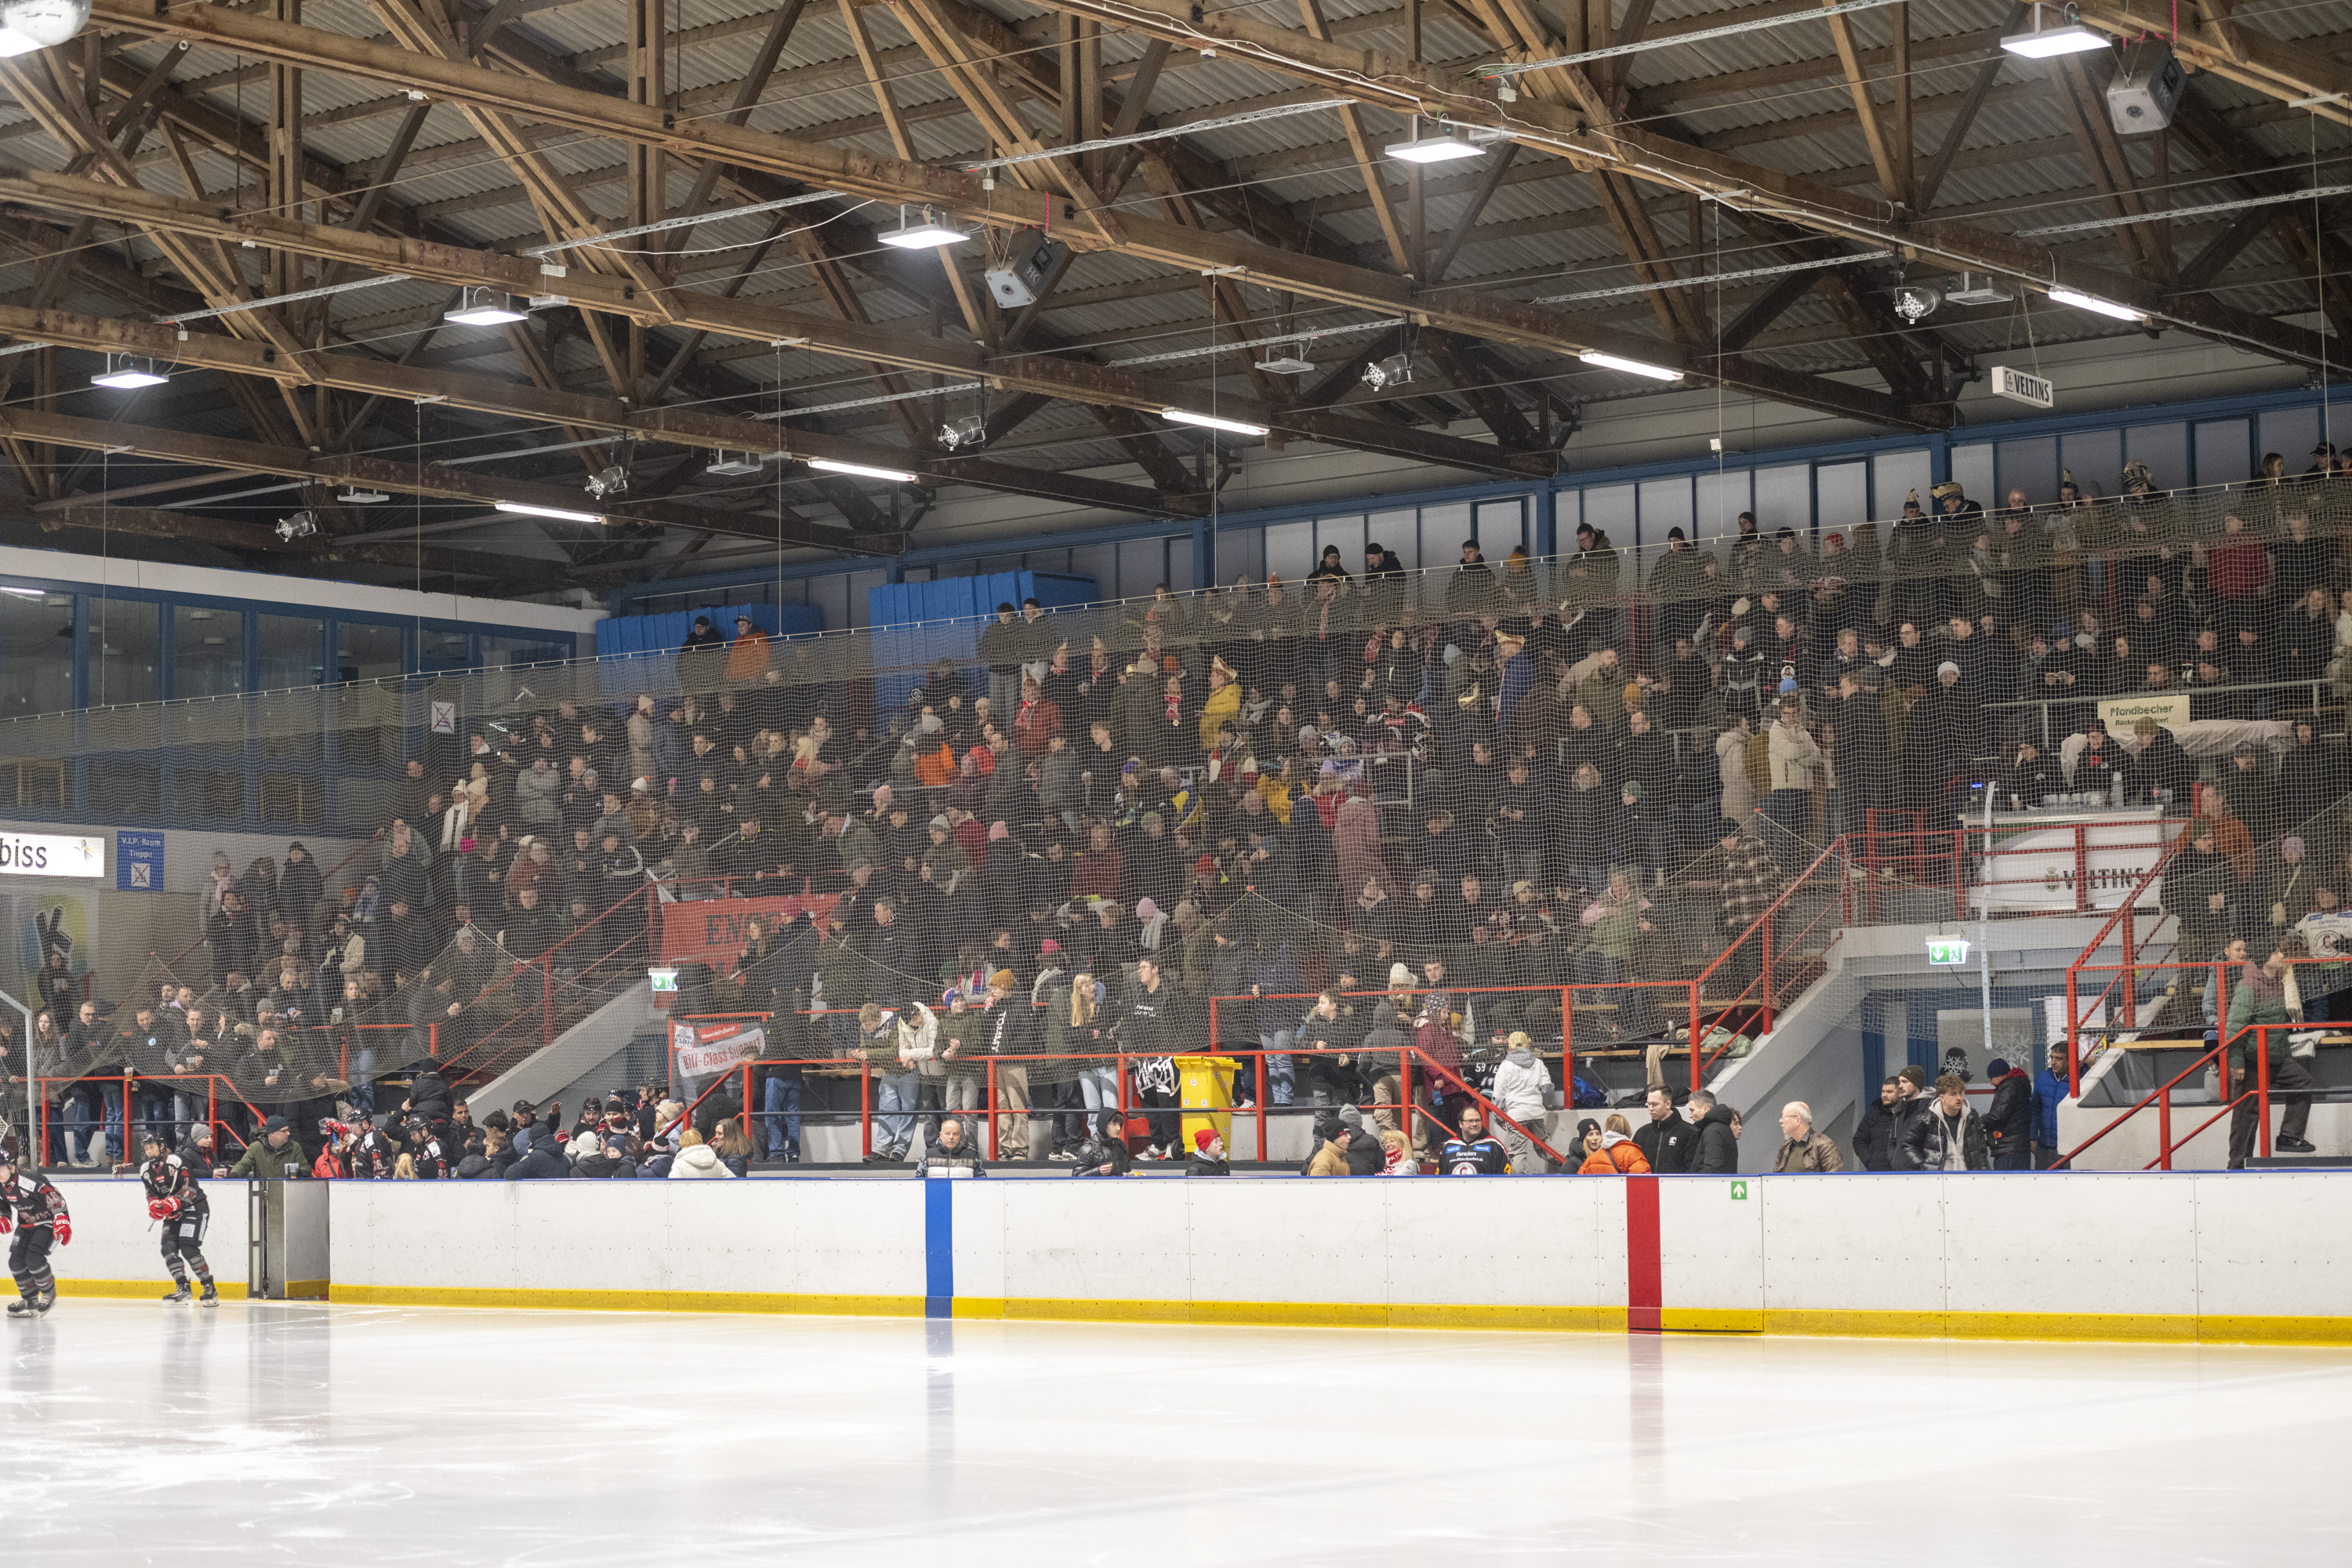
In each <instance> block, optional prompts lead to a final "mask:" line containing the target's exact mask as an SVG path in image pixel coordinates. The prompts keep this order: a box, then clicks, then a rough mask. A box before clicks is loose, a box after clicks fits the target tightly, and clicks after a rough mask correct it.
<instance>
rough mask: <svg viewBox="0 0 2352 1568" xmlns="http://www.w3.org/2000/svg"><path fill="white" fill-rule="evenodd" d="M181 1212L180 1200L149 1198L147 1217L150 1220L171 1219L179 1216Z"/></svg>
mask: <svg viewBox="0 0 2352 1568" xmlns="http://www.w3.org/2000/svg"><path fill="white" fill-rule="evenodd" d="M179 1212H180V1200H179V1199H177V1198H149V1199H148V1200H147V1217H148V1218H149V1219H170V1218H171V1217H172V1216H173V1215H175V1214H178V1213H179Z"/></svg>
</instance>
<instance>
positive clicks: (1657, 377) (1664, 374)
mask: <svg viewBox="0 0 2352 1568" xmlns="http://www.w3.org/2000/svg"><path fill="white" fill-rule="evenodd" d="M1576 357H1577V358H1579V359H1580V360H1582V361H1583V362H1584V363H1587V364H1597V365H1599V366H1600V367H1601V369H1603V370H1622V371H1623V372H1624V373H1625V374H1628V375H1646V376H1648V377H1649V378H1650V379H1651V380H1652V381H1680V380H1681V379H1682V378H1683V373H1682V372H1680V371H1678V370H1670V369H1668V368H1667V367H1666V366H1664V365H1662V364H1645V363H1643V362H1642V361H1640V360H1637V359H1622V358H1620V357H1619V356H1618V355H1616V354H1607V353H1601V351H1600V350H1599V349H1587V350H1585V351H1584V353H1580V354H1579V355H1577V356H1576Z"/></svg>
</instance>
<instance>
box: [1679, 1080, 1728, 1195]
mask: <svg viewBox="0 0 2352 1568" xmlns="http://www.w3.org/2000/svg"><path fill="white" fill-rule="evenodd" d="M1690 1108H1691V1116H1692V1118H1693V1120H1695V1121H1696V1122H1697V1123H1698V1129H1697V1131H1698V1136H1697V1138H1696V1140H1695V1141H1694V1142H1693V1145H1692V1148H1691V1152H1690V1156H1689V1161H1688V1163H1686V1164H1685V1165H1684V1167H1683V1169H1684V1170H1685V1171H1687V1172H1689V1173H1691V1174H1692V1175H1694V1176H1729V1175H1735V1174H1737V1173H1738V1170H1739V1134H1738V1131H1736V1130H1735V1128H1736V1123H1737V1121H1738V1118H1737V1117H1736V1116H1734V1115H1733V1114H1732V1110H1731V1107H1729V1106H1727V1105H1718V1104H1717V1103H1716V1099H1715V1096H1714V1095H1713V1094H1712V1093H1710V1092H1709V1091H1708V1090H1706V1089H1693V1090H1691V1097H1690Z"/></svg>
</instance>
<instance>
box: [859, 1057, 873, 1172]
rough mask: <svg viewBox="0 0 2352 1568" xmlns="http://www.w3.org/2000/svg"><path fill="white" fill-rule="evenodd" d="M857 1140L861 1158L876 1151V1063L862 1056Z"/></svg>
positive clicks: (860, 1061) (860, 1062)
mask: <svg viewBox="0 0 2352 1568" xmlns="http://www.w3.org/2000/svg"><path fill="white" fill-rule="evenodd" d="M857 1142H858V1145H859V1147H858V1151H857V1152H858V1156H859V1158H861V1159H862V1158H864V1157H865V1156H866V1155H868V1154H871V1153H872V1152H874V1064H873V1063H872V1062H870V1061H867V1060H865V1059H864V1058H860V1059H859V1060H858V1063H857Z"/></svg>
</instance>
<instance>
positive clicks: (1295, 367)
mask: <svg viewBox="0 0 2352 1568" xmlns="http://www.w3.org/2000/svg"><path fill="white" fill-rule="evenodd" d="M1304 346H1305V345H1304V344H1300V343H1292V344H1290V345H1289V346H1288V347H1286V348H1285V349H1284V350H1283V351H1282V352H1281V353H1278V354H1271V355H1268V356H1267V357H1266V358H1265V359H1262V360H1260V361H1258V362H1257V368H1258V369H1260V370H1262V371H1265V373H1266V374H1269V375H1306V374H1308V373H1309V372H1311V371H1313V370H1314V368H1315V362H1314V361H1313V360H1311V359H1308V358H1307V356H1306V355H1305V354H1303V353H1299V352H1298V351H1299V350H1300V349H1301V348H1302V347H1304Z"/></svg>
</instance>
